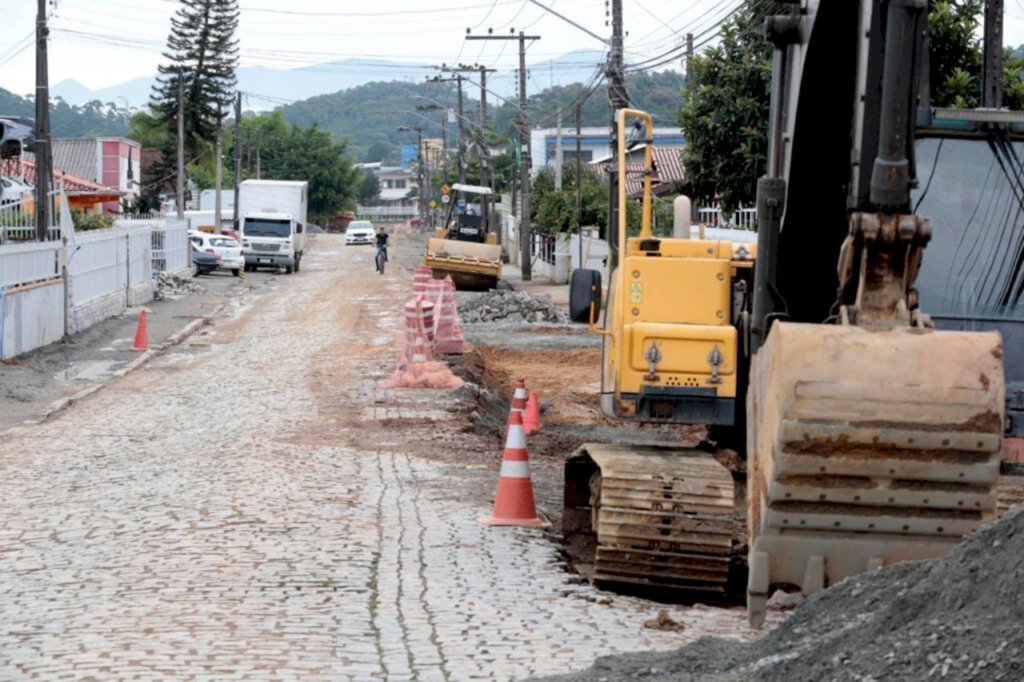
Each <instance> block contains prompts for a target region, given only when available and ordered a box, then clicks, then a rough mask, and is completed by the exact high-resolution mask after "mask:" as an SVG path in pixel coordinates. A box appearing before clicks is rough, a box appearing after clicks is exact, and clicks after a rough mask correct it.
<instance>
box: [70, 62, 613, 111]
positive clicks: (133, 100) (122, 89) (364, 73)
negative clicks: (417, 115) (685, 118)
mask: <svg viewBox="0 0 1024 682" xmlns="http://www.w3.org/2000/svg"><path fill="white" fill-rule="evenodd" d="M603 60H604V55H603V53H602V52H601V51H600V50H596V51H595V50H579V51H576V52H569V53H567V54H564V55H562V56H560V57H556V58H554V59H548V60H545V61H540V62H531V63H530V64H529V68H530V78H531V80H532V81H533V82H535V83H539V84H540V85H542V86H550V85H552V84H553V85H567V84H569V83H574V82H576V81H585V80H586V79H587V78H588V77H589V76H590V74H591V73H593V71H594V69H595V68H596V66H597V64H598V63H599V62H602V61H603ZM438 66H439V65H438ZM436 73H437V69H435V68H433V67H432V66H431V67H426V66H422V65H417V64H408V63H405V62H396V61H390V60H386V59H365V58H358V57H353V58H348V59H341V60H338V61H335V62H329V63H326V64H315V65H312V66H303V67H300V68H295V69H271V68H267V67H265V66H243V67H240V68H239V69H238V72H237V75H238V86H239V89H240V90H242V91H243V92H247V93H253V95H254V96H252V97H250V98H249V101H247V102H246V108H249V109H264V110H266V109H273V108H274V107H275V106H277V104H279V103H280V102H281V100H284V101H291V100H304V99H308V98H310V97H315V96H317V95H325V94H330V93H334V92H339V91H341V90H347V89H350V88H355V87H358V86H360V85H365V84H367V83H372V82H377V81H381V80H389V81H390V80H395V81H402V82H406V83H422V82H423V81H424V80H426V78H427V77H428V76H433V75H435V74H436ZM155 78H156V77H155V75H154V76H148V77H143V78H135V79H133V80H130V81H126V82H124V83H118V84H117V85H112V86H109V87H106V88H99V89H97V90H90V89H89V88H87V87H86V86H84V85H82V84H81V83H79V82H78V81H75V80H63V81H61V82H59V83H57V84H56V85H54V86H53V87H52V88H51V92H52V94H53V96H54V97H62V98H63V99H64V101H66V102H68V103H69V104H72V105H76V104H85V103H86V102H91V101H93V100H99V101H101V102H104V103H107V102H113V103H116V104H118V105H123V104H124V101H127V102H128V104H129V106H131V107H144V106H146V104H148V102H149V94H150V91H151V90H152V88H153V82H154V80H155ZM491 90H493V91H494V92H496V93H498V94H499V95H501V96H503V97H511V96H512V95H513V94H514V92H515V84H514V81H513V79H512V77H511V76H510V75H508V74H496V75H495V76H494V77H493V79H492V82H491ZM258 95H265V96H268V97H270V98H271V99H266V100H261V99H259V97H257V96H258Z"/></svg>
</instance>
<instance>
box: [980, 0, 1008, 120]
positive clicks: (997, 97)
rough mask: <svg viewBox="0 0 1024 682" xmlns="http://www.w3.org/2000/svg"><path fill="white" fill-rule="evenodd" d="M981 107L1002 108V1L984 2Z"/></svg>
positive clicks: (987, 0)
mask: <svg viewBox="0 0 1024 682" xmlns="http://www.w3.org/2000/svg"><path fill="white" fill-rule="evenodd" d="M983 49H984V57H983V62H984V66H983V68H982V72H981V83H982V85H981V87H982V92H981V106H983V107H985V108H986V109H999V108H1000V107H1002V106H1003V0H985V41H984V45H983Z"/></svg>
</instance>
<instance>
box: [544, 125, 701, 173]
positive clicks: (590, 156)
mask: <svg viewBox="0 0 1024 682" xmlns="http://www.w3.org/2000/svg"><path fill="white" fill-rule="evenodd" d="M654 145H655V146H656V147H658V148H660V149H682V148H683V147H684V146H685V145H686V136H685V135H683V131H682V130H681V129H680V128H669V127H655V128H654ZM557 146H558V128H541V129H537V130H532V131H530V153H531V154H532V155H533V156H532V157H531V159H530V161H531V166H530V170H531V171H532V172H533V173H534V174H537V173H539V172H540V169H541V168H543V167H544V166H553V165H555V154H556V148H557ZM612 151H613V150H612V148H611V145H610V144H609V143H608V128H607V127H605V126H590V127H585V128H582V129H581V130H580V156H581V157H582V160H583V163H591V162H593V161H597V160H599V159H603V158H605V157H607V156H609V155H610V154H611V153H612ZM575 161H576V128H575V127H572V128H565V127H563V128H562V162H563V163H565V164H572V163H575Z"/></svg>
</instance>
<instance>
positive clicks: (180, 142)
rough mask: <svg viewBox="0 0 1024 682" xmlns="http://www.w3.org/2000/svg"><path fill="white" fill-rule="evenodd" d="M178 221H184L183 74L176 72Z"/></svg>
mask: <svg viewBox="0 0 1024 682" xmlns="http://www.w3.org/2000/svg"><path fill="white" fill-rule="evenodd" d="M177 189H178V192H177V199H178V220H184V219H185V74H184V73H183V72H181V71H178V188H177Z"/></svg>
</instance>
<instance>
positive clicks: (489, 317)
mask: <svg viewBox="0 0 1024 682" xmlns="http://www.w3.org/2000/svg"><path fill="white" fill-rule="evenodd" d="M459 317H461V318H462V321H463V322H465V323H467V324H473V323H474V322H494V321H496V320H502V321H507V322H549V323H556V324H568V322H569V316H568V315H566V314H565V313H564V312H562V310H561V309H559V308H558V307H557V306H555V305H554V304H553V303H551V301H549V300H547V299H545V298H534V297H533V296H531V295H530V294H528V293H526V292H525V291H506V290H493V291H488V292H487V293H484V294H480V295H479V296H474V297H473V298H471V299H469V300H468V301H466V302H464V303H462V304H461V305H460V306H459Z"/></svg>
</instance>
